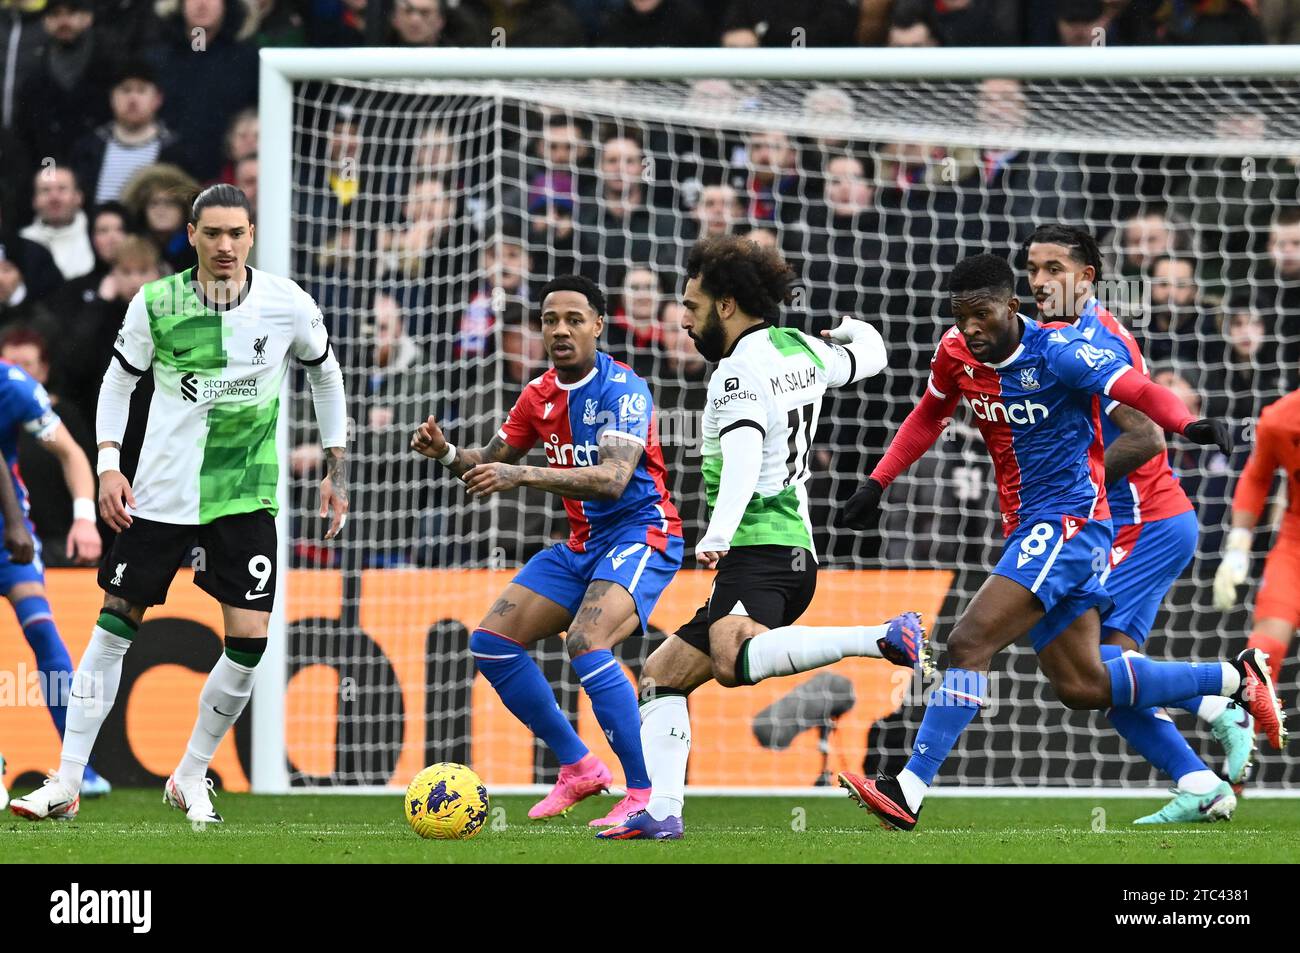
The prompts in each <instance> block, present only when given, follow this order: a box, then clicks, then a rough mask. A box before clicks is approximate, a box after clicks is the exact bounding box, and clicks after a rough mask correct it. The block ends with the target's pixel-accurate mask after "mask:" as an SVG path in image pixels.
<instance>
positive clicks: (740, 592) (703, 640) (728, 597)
mask: <svg viewBox="0 0 1300 953" xmlns="http://www.w3.org/2000/svg"><path fill="white" fill-rule="evenodd" d="M816 591H817V560H816V559H815V558H813V554H812V553H810V552H808V550H806V549H791V548H790V547H789V546H741V547H738V548H736V549H733V550H730V551H729V552H728V553H727V554H726V555H725V556H723V557H722V560H721V561H720V562H719V563H718V574H717V576H716V577H714V580H713V591H712V592H711V593H710V594H709V601H708V602H706V603H705V604H704V605H702V606H700V608H699V610H698V611H697V612H696V613H695V615H693V616H692V617H691V620H690V621H689V622H687V623H686V624H685V625H683V626H682V627H681V628H679V629H678V630H677V632H676V635H677V637H678V638H679V639H681V640H682V641H683V642H685V643H686V644H687V645H689V646H691V647H692V648H695V649H699V650H700V651H701V652H703V653H704V654H705V655H708V654H709V628H710V627H711V626H712V625H713V623H715V622H717V621H718V620H719V619H722V618H725V617H726V616H729V615H733V614H734V615H745V616H748V617H749V618H751V619H753V620H754V621H755V622H757V623H759V624H760V625H765V626H767V627H768V628H769V629H775V628H776V627H777V626H782V625H790V624H791V623H792V622H794V621H795V620H796V619H798V618H799V616H801V615H803V614H804V610H806V609H807V608H808V606H809V605H810V604H811V603H812V600H813V594H814V593H815V592H816ZM736 603H740V604H741V605H742V606H743V607H744V612H743V613H733V612H732V611H731V610H732V609H734V608H736Z"/></svg>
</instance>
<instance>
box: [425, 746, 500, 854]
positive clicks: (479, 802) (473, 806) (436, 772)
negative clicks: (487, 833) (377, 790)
mask: <svg viewBox="0 0 1300 953" xmlns="http://www.w3.org/2000/svg"><path fill="white" fill-rule="evenodd" d="M487 816H488V793H487V788H485V787H484V786H483V782H482V781H481V780H479V776H478V775H477V774H475V773H474V772H473V771H471V770H470V769H469V768H467V767H465V765H463V764H451V763H450V762H442V763H440V764H431V765H429V766H428V767H427V768H425V769H424V770H423V771H421V772H420V773H419V774H417V775H416V776H415V778H414V779H413V780H412V781H411V783H410V785H409V786H408V787H407V789H406V821H407V823H408V824H410V825H411V830H413V831H415V833H417V834H419V835H420V836H421V837H430V838H433V839H435V840H468V839H469V838H471V837H473V836H474V835H475V834H477V833H478V832H479V831H480V830H482V828H483V824H484V823H485V822H486V821H487Z"/></svg>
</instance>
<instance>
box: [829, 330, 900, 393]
mask: <svg viewBox="0 0 1300 953" xmlns="http://www.w3.org/2000/svg"><path fill="white" fill-rule="evenodd" d="M822 337H823V338H825V339H826V340H828V341H830V342H831V343H832V344H838V345H839V349H835V348H832V349H831V350H832V352H833V353H834V355H835V357H836V358H837V360H836V363H837V364H842V366H839V367H834V368H830V367H828V368H827V374H828V378H829V383H830V385H831V386H832V387H843V386H844V385H846V384H854V383H857V382H858V381H860V380H863V379H865V378H868V377H875V376H876V375H877V374H879V373H880V372H881V371H883V370H884V369H885V367H886V366H887V365H888V364H889V355H888V352H887V351H886V350H885V339H884V338H882V337H881V336H880V332H879V331H877V330H876V329H875V328H874V327H872V326H871V325H870V324H867V322H865V321H860V320H858V319H857V318H850V317H849V316H848V315H842V316H841V317H840V325H839V327H837V328H835V329H834V330H831V331H823V332H822Z"/></svg>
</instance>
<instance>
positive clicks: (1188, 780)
mask: <svg viewBox="0 0 1300 953" xmlns="http://www.w3.org/2000/svg"><path fill="white" fill-rule="evenodd" d="M1177 783H1178V789H1179V790H1180V791H1187V792H1188V793H1190V794H1209V793H1210V792H1211V791H1213V790H1214V789H1215V788H1217V787H1218V786H1219V776H1218V775H1217V774H1215V773H1214V772H1213V771H1211V770H1210V769H1209V768H1205V769H1204V770H1201V771H1192V772H1190V773H1188V774H1184V775H1183V776H1182V777H1181V778H1179V779H1178V782H1177Z"/></svg>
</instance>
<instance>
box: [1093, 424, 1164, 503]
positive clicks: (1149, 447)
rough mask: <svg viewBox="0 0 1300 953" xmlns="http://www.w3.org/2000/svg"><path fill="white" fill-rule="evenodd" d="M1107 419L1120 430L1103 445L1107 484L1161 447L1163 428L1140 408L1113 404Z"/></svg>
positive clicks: (1157, 451) (1134, 467)
mask: <svg viewBox="0 0 1300 953" xmlns="http://www.w3.org/2000/svg"><path fill="white" fill-rule="evenodd" d="M1110 419H1111V422H1112V423H1114V424H1115V426H1117V427H1119V429H1120V430H1121V431H1123V432H1122V433H1121V434H1120V435H1119V436H1118V437H1116V438H1115V439H1114V440H1113V441H1111V444H1110V446H1109V447H1107V448H1106V458H1105V463H1106V485H1107V486H1110V485H1111V484H1112V483H1114V482H1115V481H1116V480H1118V479H1120V478H1121V477H1126V476H1128V475H1129V474H1130V473H1132V472H1133V471H1134V470H1136V469H1137V468H1138V467H1140V466H1142V464H1144V463H1146V462H1147V461H1148V460H1150V459H1151V458H1152V457H1154V456H1155V455H1156V454H1158V453H1163V452H1164V450H1165V435H1164V431H1162V430H1161V429H1160V428H1159V427H1157V426H1156V425H1155V424H1154V423H1153V422H1152V421H1151V418H1150V417H1148V416H1147V415H1146V414H1144V413H1142V411H1140V410H1134V409H1133V408H1132V407H1125V406H1124V405H1123V404H1117V405H1116V406H1115V408H1114V409H1113V410H1112V411H1111V412H1110Z"/></svg>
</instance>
